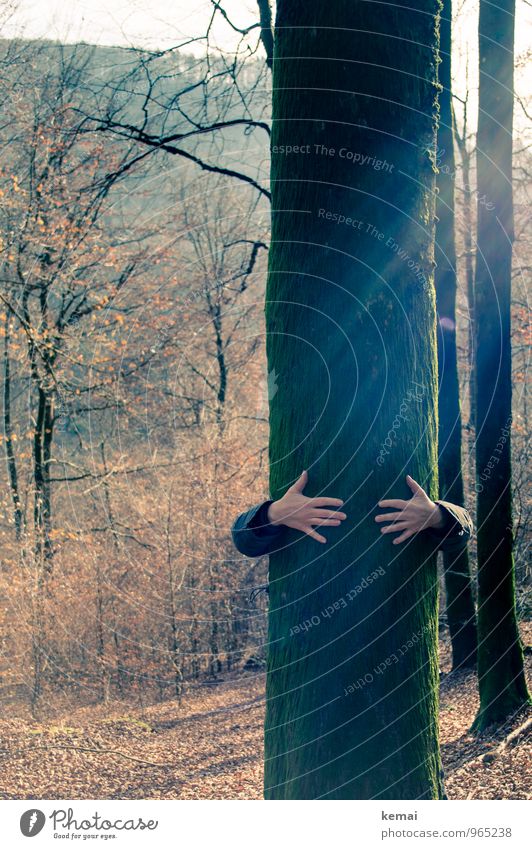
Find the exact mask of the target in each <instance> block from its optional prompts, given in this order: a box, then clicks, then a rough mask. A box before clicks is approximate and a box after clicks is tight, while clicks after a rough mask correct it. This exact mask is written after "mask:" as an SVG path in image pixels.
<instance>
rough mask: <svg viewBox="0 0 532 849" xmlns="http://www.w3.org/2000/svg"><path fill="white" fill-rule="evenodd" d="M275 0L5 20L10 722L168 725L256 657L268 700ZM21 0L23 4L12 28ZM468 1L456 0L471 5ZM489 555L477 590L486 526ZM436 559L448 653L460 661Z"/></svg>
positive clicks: (520, 159)
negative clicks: (155, 28) (20, 28)
mask: <svg viewBox="0 0 532 849" xmlns="http://www.w3.org/2000/svg"><path fill="white" fill-rule="evenodd" d="M222 5H223V4H222ZM265 5H267V4H263V3H258V4H257V9H256V19H255V20H254V19H253V17H252V16H249V23H248V25H246V26H241V25H240V24H239V25H238V26H237V25H236V24H231V22H230V21H229V20H228V18H227V15H226V13H225V12H224V11H223V9H222V8H221V6H220V5H219V4H217V3H213V4H212V15H213V20H216V24H217V25H218V24H219V22H220V24H221V25H223V26H225V27H227V28H228V30H229V31H230V32H231V34H232V36H231V37H232V38H233V39H234V46H233V49H232V50H230V51H229V50H227V49H226V48H225V47H224V48H223V49H222V48H220V46H219V45H218V44H217V43H216V41H215V40H214V39H213V38H211V34H210V30H209V28H207V29H206V31H201V32H199V31H198V32H197V33H195V35H194V37H193V38H186V39H183V40H182V41H181V42H180V41H179V40H177V41H176V43H175V45H173V46H172V47H169V48H167V49H160V50H154V49H150V50H144V49H140V48H138V47H123V46H119V47H108V46H96V45H92V44H88V43H81V42H79V43H78V42H72V41H69V42H68V43H67V41H66V40H65V41H57V40H45V39H30V38H22V37H13V36H12V35H9V36H8V37H4V38H3V39H2V40H1V41H0V66H1V74H0V103H1V110H2V114H1V120H0V201H1V206H0V260H1V268H2V274H1V284H0V335H1V340H0V341H1V346H2V353H1V369H2V399H1V415H2V432H1V436H0V451H1V453H2V457H3V462H2V464H1V465H0V477H1V496H0V534H1V540H2V558H1V564H0V567H1V568H0V610H1V617H0V647H1V654H0V685H1V691H0V692H1V699H2V704H3V714H4V717H5V718H6V719H8V720H10V721H12V722H13V723H14V724H13V726H12V727H10V728H9V729H8V731H9V733H13V734H15V731H16V726H15V724H16V722H17V721H18V720H21V721H22V720H23V721H24V722H27V723H30V724H32V723H33V726H32V727H34V728H42V727H44V726H41V725H40V723H54V722H57V721H59V727H60V728H63V725H64V722H65V719H64V718H65V717H66V716H67V715H70V714H73V713H75V712H78V713H77V714H76V715H77V716H78V717H81V716H89V714H85V713H83V711H87V710H94V711H96V713H95V714H94V716H97V717H103V716H104V715H107V714H105V711H106V710H107V709H110V710H111V709H112V710H113V711H115V713H114V714H113V716H116V715H122V714H127V715H128V716H129V715H130V714H131V715H132V714H133V713H135V711H140V713H138V715H137V714H136V713H135V716H136V717H137V719H136V720H135V722H138V723H141V722H147V724H148V726H149V727H151V725H150V723H151V720H150V721H149V720H147V719H146V716H147V714H146V713H145V711H146V710H148V709H156V706H158V705H160V706H161V707H162V708H164V711H165V712H166V713H168V717H166V713H165V717H166V718H165V719H164V720H162V719H161V720H160V721H161V722H162V723H163V724H164V722H172V721H173V719H172V716H173V714H172V713H171V711H170V707H171V706H173V708H172V710H175V715H176V716H177V715H181V714H179V711H180V710H183V711H185V712H186V711H187V710H188V708H187V705H188V704H189V702H187V701H186V700H187V699H195V698H197V699H204V698H205V697H206V696H205V694H206V693H208V694H213V695H212V696H211V695H209V698H212V699H214V701H213V703H212V705H210V706H209V711H210V710H212V711H216V710H218V709H220V708H222V707H223V699H222V695H219V694H223V693H224V692H228V691H226V690H224V689H223V688H224V687H226V686H227V684H228V682H229V684H231V682H235V681H236V682H240V683H239V684H238V686H241V682H244V686H243V689H240V690H239V691H238V692H239V694H240V695H239V696H238V697H237V696H235V699H236V702H238V701H239V699H241V700H245V699H246V698H248V697H252V698H256V699H257V701H260V697H261V687H262V686H263V678H264V669H265V643H266V613H267V595H265V594H264V593H256V592H254V590H255V589H256V588H259V587H261V586H262V585H264V584H265V582H266V580H267V558H262V559H259V560H250V559H247V558H245V557H242V556H240V555H239V554H238V552H237V551H236V550H235V548H234V546H233V544H232V542H231V536H230V527H231V524H232V521H233V519H234V517H235V516H236V514H237V513H239V512H240V511H241V510H242V509H244V508H245V507H246V506H248V505H251V504H254V503H257V502H259V501H261V500H262V499H264V498H265V497H266V496H267V492H268V448H267V446H268V402H269V400H270V399H271V398H272V397H273V396H274V395H275V393H276V391H277V388H278V381H279V380H281V379H282V376H279V375H276V374H275V373H270V374H268V372H267V368H266V356H265V329H264V295H265V281H266V268H267V259H268V247H269V238H270V196H269V137H270V119H271V105H270V101H271V72H270V67H269V66H270V64H271V61H270V57H271V45H270V44H269V42H268V39H267V37H266V38H264V35H263V38H262V39H261V37H260V33H261V30H260V28H259V24H258V20H259V16H260V15H263V16H264V14H266V13H265ZM466 11H467V13H468V14H469V13H470V10H469V9H466ZM13 13H14V12H13V9H12V8H11V7H8V6H6V5H5V4H4V6H3V7H2V11H1V13H0V14H1V15H2V18H3V20H2V26H3V28H4V30H5V32H8V33H9V32H10V29H9V27H10V26H11V24H10V22H11V21H12V16H13ZM462 14H465V12H464V10H463V8H461V7H459V6H458V4H457V8H455V9H454V15H455V19H456V27H457V29H459V27H460V20H461V18H460V16H461V15H462ZM261 22H262V24H263V26H264V17H262V18H261ZM0 33H1V31H0ZM473 33H474V30H473ZM455 50H456V68H457V69H459V75H460V76H459V79H458V80H457V82H456V89H457V93H456V96H455V97H454V98H453V101H452V111H453V121H454V133H453V135H454V139H452V141H451V144H454V153H455V170H454V172H453V173H451V174H450V177H451V179H452V183H453V187H454V201H455V222H454V228H455V229H454V232H455V237H456V251H457V266H456V268H457V280H458V290H457V308H456V332H457V359H458V376H459V391H460V401H461V410H462V434H461V435H462V473H463V480H464V492H465V505H466V506H467V507H468V509H469V510H470V512H471V514H472V516H473V519H475V509H476V506H475V505H476V493H477V490H478V486H479V480H480V478H479V477H478V475H480V471H479V470H475V439H476V431H475V416H474V397H473V396H474V384H473V380H472V373H473V369H472V364H473V354H474V352H473V341H472V340H473V316H474V302H473V298H474V295H473V280H474V273H475V267H474V266H475V245H476V235H475V233H476V230H475V228H476V216H477V205H478V202H479V198H478V192H477V190H476V161H475V150H476V148H475V145H476V135H475V126H476V117H475V116H476V108H477V103H476V86H477V85H478V81H477V77H476V75H475V74H474V73H473V70H472V67H471V65H472V63H473V60H474V58H475V54H474V53H472V54H471V55H470V57H469V60H468V53H467V47H466V46H464V45H463V44H461V45H459V47H458V46H457V47H456V48H455ZM471 57H472V58H471ZM527 60H528V55H527V54H526V53H520V52H518V53H517V55H516V57H515V61H516V74H517V77H516V79H517V81H518V82H519V85H518V86H517V96H516V101H515V123H514V139H513V148H514V155H513V175H514V183H513V187H514V215H515V242H514V250H513V279H512V352H513V372H512V389H513V410H512V422H511V432H512V455H513V467H512V475H513V477H512V492H513V498H514V502H513V504H514V534H515V546H514V558H515V579H516V601H517V615H518V620H519V623H520V627H521V628H522V635H523V638H524V642H525V653H526V655H527V657H528V653H529V651H530V649H529V647H528V643H530V641H531V632H530V629H529V624H528V623H529V621H530V615H531V600H530V565H529V561H528V545H529V542H530V532H531V521H532V512H531V504H530V492H529V489H528V485H529V480H528V469H529V462H528V461H529V436H528V434H529V432H530V411H529V402H528V379H529V378H528V375H527V364H528V356H529V342H530V324H529V312H528V288H527V287H528V277H529V271H530V255H531V244H530V239H531V237H530V228H529V223H530V193H531V188H532V182H531V181H532V159H531V152H530V135H529V130H527V121H528V119H529V105H528V102H527V99H526V96H525V94H526V92H525V91H524V86H523V84H522V80H523V79H524V76H523V73H522V72H523V69H524V68H525V66H526V62H527ZM453 61H454V54H453ZM457 73H458V72H457ZM444 153H445V151H444V150H443V148H441V149H440V159H441V161H443V158H444ZM440 164H441V163H440ZM354 167H356V166H354ZM377 176H378V175H377ZM472 400H473V403H472ZM476 475H477V477H476ZM469 565H470V570H471V578H472V588H473V589H472V591H473V597H474V598H476V541H475V540H473V541H472V542H471V544H470V546H469ZM440 571H441V595H440V619H439V629H440V640H441V657H440V666H441V671H442V675H443V676H444V678H445V676H447V677H449V681H450V680H451V678H452V676H451V670H452V668H453V659H452V655H451V645H450V635H449V622H448V610H447V606H446V592H445V589H446V588H445V582H444V578H443V570H442V568H441V564H440ZM463 665H464V666H468V664H467V663H466V664H463ZM458 666H460V664H459V663H457V662H456V657H455V664H454V667H455V671H454V673H453V674H454V676H455V677H454V680H455V681H456V680H458V681H459V683H460V686H462V685H463V687H464V688H466V690H467V688H468V687H469V688H470V689H469V690H467V692H468V693H469V696H468V698H469V697H471V698H472V699H473V700H474V698H476V696H475V695H471V693H473V689H474V683H472V682H473V678H474V672H473V671H472V670H471V669H469V670H467V671H466V672H464V671H463V670H461V669H457V667H458ZM469 666H470V667H471V664H469ZM456 676H458V678H457V677H456ZM460 676H462V677H460ZM464 676H465V677H464ZM246 682H247V684H246ZM453 686H454V685H453ZM250 694H251V695H250ZM217 699H218V700H219V701H216V700H217ZM190 704H193V702H192V701H191V702H190ZM451 710H452V709H451ZM80 711H81V713H80ZM101 711H104V712H103V713H101ZM117 711H118V714H116V712H117ZM153 716H155V714H153ZM58 717H62V719H60V720H58ZM139 717H140V718H139ZM224 721H225V718H224ZM80 722H81V720H80ZM72 724H73V725H74V726H75V725H76V721H73V723H72ZM66 725H68V721H66ZM47 727H48V726H47ZM161 727H162V726H161ZM256 727H257V729H259V723H258V722H257V723H256ZM259 730H260V729H259ZM144 731H146V729H141V727H140V725H139V727H136V728H134V729H133V731H132V732H131V733H132V734H133V735H134V734H137V733H138V734H142V733H144ZM63 732H64V733H65V734H67V735H68V733H69V732H68V728H67V729H66V730H65V729H64V728H63V731H61V733H63ZM128 733H129V731H128ZM209 733H210V732H209ZM212 733H214V729H212ZM227 733H228V734H230V731H228V732H227ZM244 737H246V735H244ZM69 739H70V738H69ZM246 739H247V737H246ZM103 740H104V738H103V737H102V738H101V741H100V743H101V746H104V742H102V741H103ZM100 743H98V744H97V745H96V748H98V747H99V746H100ZM246 745H247V744H246ZM253 745H254V744H253ZM250 746H251V744H250ZM246 751H247V749H246ZM216 774H217V775H223V774H224V773H223V769H222V770H221V771H220V770H219V771H218V772H217V773H216ZM18 778H20V776H19V777H18ZM16 780H18V779H12V781H13V782H15V783H16ZM131 781H133V779H131ZM249 782H251V783H249ZM252 784H253V780H252V779H249V778H248V777H247V778H246V779H245V780H244V779H242V780H240V779H237V780H236V783H234V786H233V790H232V792H231V795H232V796H239V795H241V796H243V797H245V798H250V797H252V796H253V793H254V792H255V789H253V787H254V785H253V787H252ZM131 786H132V787H133V786H134V782H133V783H132V785H131ZM153 786H154V794H155V796H157V794H159V797H161V794H164V793H166V791H165V789H164V787H163V785H161V786H159V789H157V787H158V785H157V783H155V784H154V785H153ZM102 787H103V790H101V791H100V792H101V794H102V795H104V794H105V793H108V794H109V795H112V794H113V793H116V794H117V795H118V794H119V793H120V792H121V791H120V788H118V787H117V788H115V789H113V787H111V789H109V785H107V784H105V782H104V783H103V785H102ZM191 787H194V782H193V781H192V780H191V781H190V782H189V785H188V788H189V789H188V790H187V791H186V793H189V794H190V795H191V796H194V794H196V796H197V797H202V795H205V790H204V789H203V790H202V789H197V788H196V790H191V789H190V788H191ZM43 788H44V789H43V791H42V792H43V794H44V793H45V791H46V789H47V784H46V782H45V783H44V785H43ZM10 792H11V791H10V790H9V789H7V790H6V791H5V793H6V794H7V796H9V794H10ZM18 792H19V794H20V792H21V791H20V790H19V791H18ZM48 792H50V790H49V789H48ZM58 792H59V791H58ZM79 792H80V794H81V795H83V794H84V793H85V794H86V787H85V786H83V785H80V789H79ZM95 792H98V791H95ZM184 792H185V791H184ZM213 792H214V791H213ZM216 792H218V791H216ZM131 794H132V795H135V790H134V789H132V790H131ZM142 794H144V795H146V789H145V788H144V789H143V790H142ZM457 794H458V791H457ZM15 795H16V794H15ZM60 795H61V794H60ZM185 795H186V794H185ZM504 795H509V796H511V795H512V788H511V787H510V788H508V789H507V791H505V794H504ZM69 798H72V796H69Z"/></svg>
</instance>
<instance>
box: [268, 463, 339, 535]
mask: <svg viewBox="0 0 532 849" xmlns="http://www.w3.org/2000/svg"><path fill="white" fill-rule="evenodd" d="M307 481H308V474H307V472H306V471H304V472H303V473H302V474H301V476H300V477H299V479H298V480H297V481H296V482H295V484H293V486H291V487H290V489H287V491H286V492H285V494H284V495H283V497H282V498H280V499H279V501H272V503H271V504H270V506H269V507H268V521H269V522H270V523H271V524H272V525H287V526H288V527H289V528H295V530H296V531H302V532H303V533H304V534H308V536H309V537H312V539H315V540H316V541H317V542H321V543H325V542H327V540H326V539H325V537H324V536H322V535H321V534H319V533H317V531H315V530H314V527H315V526H316V525H318V526H320V527H321V526H322V525H331V526H338V525H339V524H341V522H342V521H343V519H347V516H346V515H345V513H339V512H338V511H337V510H331V509H327V508H331V507H342V505H343V503H344V502H343V501H342V500H341V499H340V498H308V497H307V496H306V495H303V490H304V489H305V486H306V485H307Z"/></svg>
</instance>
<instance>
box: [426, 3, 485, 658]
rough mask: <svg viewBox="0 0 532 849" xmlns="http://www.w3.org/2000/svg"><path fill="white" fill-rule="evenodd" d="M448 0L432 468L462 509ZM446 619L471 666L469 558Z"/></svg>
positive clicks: (453, 577)
mask: <svg viewBox="0 0 532 849" xmlns="http://www.w3.org/2000/svg"><path fill="white" fill-rule="evenodd" d="M451 17H452V3H451V0H443V8H442V17H441V22H440V57H441V62H440V65H439V68H438V74H439V81H440V83H441V85H442V89H441V91H440V98H439V104H440V121H439V127H438V177H437V187H438V195H437V200H436V215H437V221H436V271H435V277H434V282H435V286H436V307H437V311H438V371H439V391H438V413H439V418H438V448H439V450H438V468H439V481H440V498H443V499H445V500H446V501H451V502H453V503H454V504H460V506H462V507H464V506H465V505H464V481H463V477H462V416H461V410H460V388H459V380H458V363H457V356H456V289H457V276H456V244H455V234H454V226H455V216H454V180H455V170H456V166H455V159H454V138H453V115H452V109H451ZM443 569H444V578H445V591H446V597H447V621H448V625H449V631H450V635H451V643H452V652H453V669H460V668H464V667H470V666H475V665H476V643H477V634H476V621H475V604H474V600H473V590H472V586H471V574H470V569H469V554H468V550H467V548H464V549H463V550H462V552H461V553H460V554H458V555H456V554H449V553H447V552H444V554H443Z"/></svg>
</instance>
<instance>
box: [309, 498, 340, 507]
mask: <svg viewBox="0 0 532 849" xmlns="http://www.w3.org/2000/svg"><path fill="white" fill-rule="evenodd" d="M310 502H311V505H312V507H342V505H343V503H344V502H343V501H342V499H341V498H325V497H323V498H321V497H320V498H311V499H310Z"/></svg>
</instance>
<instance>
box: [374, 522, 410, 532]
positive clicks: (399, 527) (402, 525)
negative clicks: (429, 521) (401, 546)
mask: <svg viewBox="0 0 532 849" xmlns="http://www.w3.org/2000/svg"><path fill="white" fill-rule="evenodd" d="M409 527H410V525H409V523H408V522H397V523H394V524H393V525H385V526H384V528H381V534H390V533H397V532H398V531H405V530H406V529H407V528H409Z"/></svg>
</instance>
